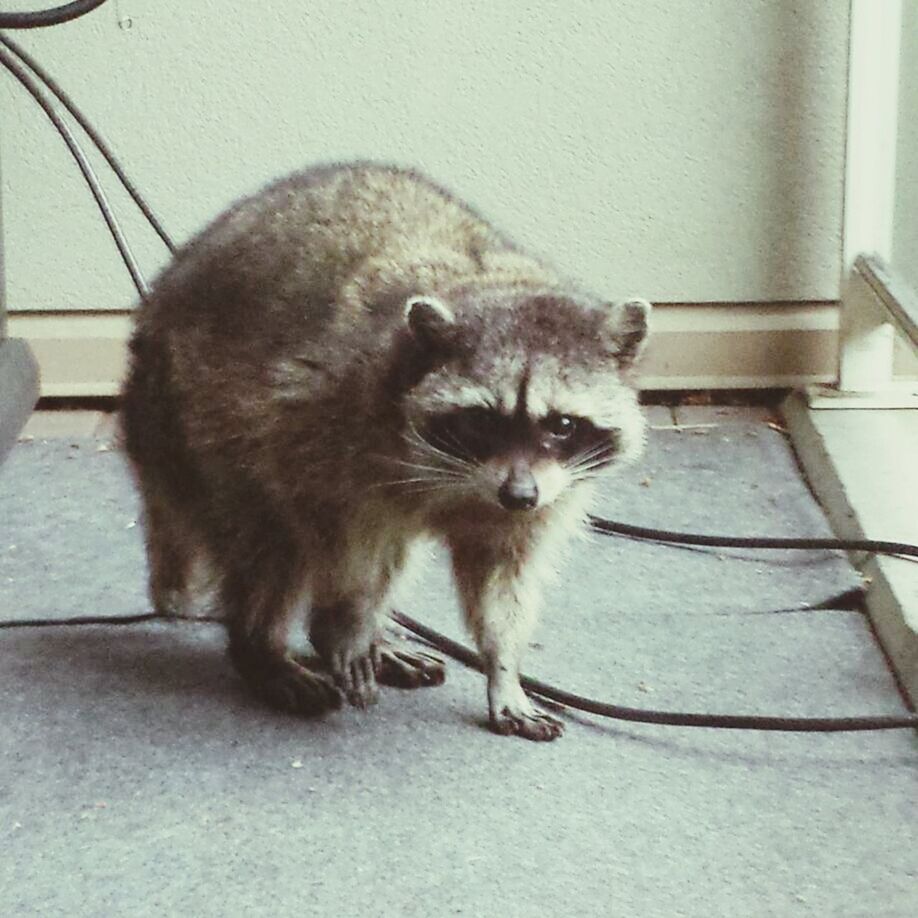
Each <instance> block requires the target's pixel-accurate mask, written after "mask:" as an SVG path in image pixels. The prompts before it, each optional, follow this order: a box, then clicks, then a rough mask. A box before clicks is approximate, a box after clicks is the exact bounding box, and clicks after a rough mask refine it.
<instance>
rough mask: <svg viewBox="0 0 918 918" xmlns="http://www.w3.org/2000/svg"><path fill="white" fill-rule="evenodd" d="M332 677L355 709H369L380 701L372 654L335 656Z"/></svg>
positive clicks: (332, 662)
mask: <svg viewBox="0 0 918 918" xmlns="http://www.w3.org/2000/svg"><path fill="white" fill-rule="evenodd" d="M331 670H332V676H334V679H335V683H336V684H337V686H338V687H339V688H340V689H341V691H342V692H344V697H345V698H347V701H348V704H351V705H353V706H354V707H355V708H368V707H369V706H370V705H371V704H376V702H377V701H379V687H378V686H377V684H376V672H375V667H374V661H373V657H372V656H371V655H370V654H365V655H364V656H361V657H357V658H356V659H352V658H350V656H349V655H348V654H345V653H338V654H335V655H334V657H333V658H332V661H331Z"/></svg>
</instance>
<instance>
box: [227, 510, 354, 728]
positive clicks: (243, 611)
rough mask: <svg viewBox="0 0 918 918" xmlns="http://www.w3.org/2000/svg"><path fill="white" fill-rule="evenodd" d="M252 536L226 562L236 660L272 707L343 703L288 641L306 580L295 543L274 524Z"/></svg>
mask: <svg viewBox="0 0 918 918" xmlns="http://www.w3.org/2000/svg"><path fill="white" fill-rule="evenodd" d="M247 535H249V538H248V539H245V540H244V541H245V542H247V543H248V546H249V550H248V551H246V550H245V549H244V548H243V545H242V544H240V540H239V538H238V536H237V539H236V540H235V541H236V545H235V550H233V551H232V552H230V553H228V554H227V555H225V556H224V558H223V561H222V567H223V572H224V573H223V577H222V583H221V590H220V593H221V599H222V603H223V607H224V610H225V612H226V615H227V619H228V621H227V624H228V628H229V650H230V658H231V659H232V661H233V664H234V665H235V667H236V669H237V670H238V672H239V674H240V675H241V676H242V678H243V679H244V680H245V682H246V683H247V685H248V686H249V688H250V689H251V690H252V691H253V692H254V693H255V694H256V695H257V696H258V697H259V698H261V699H262V700H263V701H265V702H266V703H267V704H269V705H270V706H271V707H274V708H279V709H280V710H283V711H288V712H290V713H293V714H302V715H305V716H316V715H318V714H322V713H324V712H325V711H328V710H331V709H334V708H338V707H340V705H341V695H340V693H339V692H338V689H337V688H336V687H335V685H334V684H333V683H332V681H331V680H330V679H329V678H328V677H327V676H326V675H324V674H323V673H318V672H315V671H313V670H312V669H310V668H309V667H308V666H306V665H304V663H303V662H302V661H301V660H299V659H295V658H294V657H293V656H292V655H291V654H290V652H289V649H288V646H287V641H288V632H289V629H290V624H291V619H292V617H293V615H294V613H295V612H296V611H297V609H298V608H299V604H300V600H301V592H302V584H303V576H302V569H301V566H300V564H299V563H298V561H297V558H296V553H295V550H294V548H293V546H292V545H290V544H288V543H287V542H286V541H285V540H283V539H282V538H281V537H279V536H278V529H276V528H274V527H272V528H271V529H270V530H267V529H266V530H262V531H259V532H252V533H248V534H247Z"/></svg>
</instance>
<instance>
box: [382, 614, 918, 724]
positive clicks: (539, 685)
mask: <svg viewBox="0 0 918 918" xmlns="http://www.w3.org/2000/svg"><path fill="white" fill-rule="evenodd" d="M392 618H393V619H394V620H395V621H396V622H397V623H398V624H399V625H401V626H402V627H403V628H406V629H407V630H408V631H410V632H412V633H413V634H415V635H417V636H418V637H420V638H422V639H423V640H424V641H426V642H427V643H428V644H430V645H432V646H433V647H435V648H436V649H437V650H439V651H440V652H441V653H444V654H446V655H447V656H450V657H452V658H453V659H454V660H457V661H458V662H460V663H463V664H464V665H465V666H468V667H470V668H471V669H476V670H478V672H483V671H484V667H483V665H482V662H481V658H480V657H479V656H478V654H476V653H474V652H473V651H472V650H470V649H469V648H468V647H465V646H463V645H462V644H459V643H458V642H456V641H453V640H451V639H450V638H448V637H446V636H445V635H442V634H440V633H439V632H438V631H434V630H433V629H432V628H428V627H427V626H426V625H422V624H421V623H420V622H416V621H415V620H414V619H413V618H409V617H408V616H407V615H404V614H402V613H401V612H395V611H393V613H392ZM520 684H521V685H522V686H523V688H524V689H525V690H526V692H528V693H529V694H531V695H536V696H538V697H540V698H547V699H548V700H549V701H554V702H557V703H558V704H562V705H565V706H566V707H569V708H575V709H576V710H578V711H584V712H586V713H587V714H596V715H598V716H600V717H609V718H612V719H614V720H627V721H631V722H632V723H640V724H665V725H668V726H673V727H709V728H717V729H720V730H770V731H780V732H785V733H850V732H854V731H863V730H902V729H906V728H911V729H914V728H916V727H918V714H897V715H888V716H877V717H872V716H871V717H770V716H767V715H760V714H696V713H686V712H679V711H654V710H652V709H647V708H627V707H624V706H622V705H617V704H608V703H606V702H603V701H596V700H594V699H592V698H585V697H584V696H582V695H575V694H573V692H566V691H564V690H563V689H558V688H555V687H554V686H552V685H549V684H548V683H546V682H540V681H538V680H537V679H532V678H530V677H529V676H520Z"/></svg>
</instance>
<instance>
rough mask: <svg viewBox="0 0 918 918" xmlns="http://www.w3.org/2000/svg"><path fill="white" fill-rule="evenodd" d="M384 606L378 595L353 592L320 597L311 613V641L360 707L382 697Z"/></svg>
mask: <svg viewBox="0 0 918 918" xmlns="http://www.w3.org/2000/svg"><path fill="white" fill-rule="evenodd" d="M380 605H381V598H380V597H378V596H372V595H367V594H352V595H351V596H348V597H347V598H338V599H335V600H334V601H331V602H322V601H321V600H319V602H317V603H316V604H315V605H314V606H313V608H312V610H311V612H310V623H309V640H310V641H311V642H312V646H313V647H314V648H315V649H316V652H317V653H318V654H319V656H320V657H321V658H322V660H323V662H324V663H325V665H326V666H327V667H328V668H329V670H330V671H331V674H332V677H333V678H334V680H335V683H336V684H337V685H338V687H339V688H340V689H341V690H342V691H343V692H344V694H345V697H346V698H347V700H348V702H349V703H350V704H352V705H354V706H355V707H358V708H366V707H368V706H369V705H371V704H375V703H376V702H377V700H378V698H379V689H378V686H377V681H376V672H377V670H378V669H379V667H380V663H381V657H380V644H381V641H382V622H381V619H382V616H381V615H380V611H379V610H380Z"/></svg>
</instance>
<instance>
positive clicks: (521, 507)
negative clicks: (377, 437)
mask: <svg viewBox="0 0 918 918" xmlns="http://www.w3.org/2000/svg"><path fill="white" fill-rule="evenodd" d="M647 308H648V307H647V304H645V303H643V302H641V301H634V302H631V303H628V304H622V305H620V306H618V307H601V306H598V305H596V304H593V303H591V302H589V301H584V300H583V298H574V297H568V296H565V297H560V296H558V295H557V294H541V295H532V294H530V295H522V294H520V293H518V292H514V293H510V294H507V293H505V294H501V295H498V294H497V293H492V294H490V295H489V296H488V297H486V298H483V297H482V296H481V295H479V296H478V297H476V298H475V300H474V302H473V303H472V304H471V305H470V304H469V303H468V302H465V303H462V302H460V306H459V308H458V309H456V311H455V312H454V310H453V308H452V302H451V303H450V304H449V305H447V304H446V303H444V302H443V301H441V300H437V299H433V298H431V297H414V298H412V299H411V300H409V301H408V304H407V306H406V316H407V319H408V322H409V327H410V328H411V330H412V333H413V335H414V336H415V338H416V340H417V341H418V342H420V345H421V346H422V347H423V348H425V349H427V352H428V356H430V355H431V354H434V355H436V354H437V352H438V349H439V353H440V355H441V356H440V360H439V361H437V360H432V363H433V364H434V368H433V369H431V370H430V371H429V372H428V373H427V374H426V375H425V376H424V377H423V378H422V379H421V380H420V382H419V383H418V384H417V385H416V386H415V387H414V388H413V389H412V390H411V391H410V392H409V393H408V394H407V396H406V398H405V408H406V415H407V420H408V429H407V431H406V433H405V440H406V442H407V445H408V448H409V449H408V459H407V460H406V461H405V468H404V470H405V471H406V472H408V473H409V474H406V475H405V478H406V479H408V478H413V479H415V481H413V482H412V486H413V487H414V489H416V490H417V491H419V492H422V493H426V492H430V494H431V496H438V497H441V498H444V499H447V500H452V499H456V500H466V501H468V500H471V501H473V502H478V503H485V504H490V505H493V506H499V507H501V508H503V509H504V510H507V511H515V512H522V511H532V510H537V509H539V508H542V507H545V506H548V505H550V504H552V503H554V502H555V501H557V500H559V498H562V497H563V496H564V495H565V494H566V493H568V492H569V491H571V490H572V489H573V488H575V487H577V486H578V485H579V484H580V483H583V482H586V481H589V480H591V479H594V478H595V477H596V476H598V475H600V474H602V473H603V472H605V471H606V470H608V469H611V468H613V467H615V466H617V465H620V464H621V463H623V462H626V461H627V460H629V459H631V458H633V457H634V456H635V455H636V454H637V453H638V452H639V450H640V447H641V445H642V443H643V437H644V422H643V418H642V416H641V412H640V409H639V408H638V405H637V399H636V396H635V393H634V390H633V389H632V388H630V387H629V386H628V385H627V384H626V383H625V382H624V381H623V379H622V375H621V370H622V369H623V367H625V366H627V365H628V364H630V363H631V362H632V361H633V360H634V358H635V356H636V355H637V352H638V350H639V348H640V345H641V343H642V341H643V339H644V337H645V334H646V315H647Z"/></svg>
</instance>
